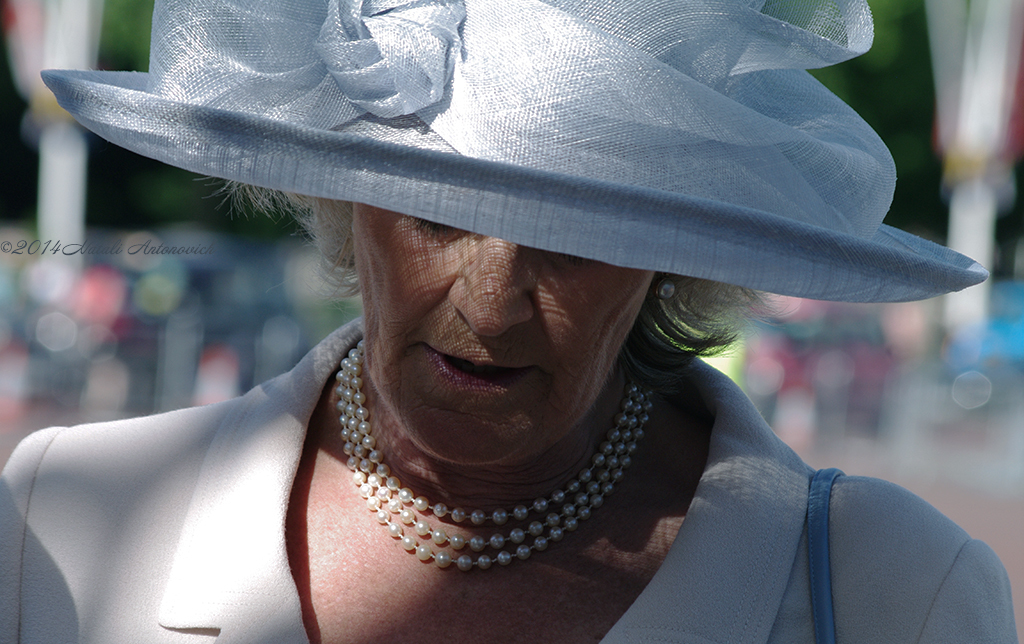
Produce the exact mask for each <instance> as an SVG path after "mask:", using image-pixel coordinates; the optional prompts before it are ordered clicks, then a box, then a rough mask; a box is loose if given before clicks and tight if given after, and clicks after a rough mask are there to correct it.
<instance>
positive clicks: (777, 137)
mask: <svg viewBox="0 0 1024 644" xmlns="http://www.w3.org/2000/svg"><path fill="white" fill-rule="evenodd" d="M871 39H872V25H871V15H870V12H869V9H868V7H867V5H866V4H865V3H864V2H863V1H862V0H803V1H799V2H787V1H786V0H550V1H548V2H541V1H540V0H429V1H408V2H406V1H398V0H365V1H362V2H361V1H359V0H279V1H277V2H268V1H266V0H230V1H228V0H157V2H156V8H155V12H154V18H153V35H152V50H151V55H150V61H151V69H150V71H149V72H148V73H126V72H76V71H60V72H47V73H46V74H45V80H46V82H47V84H48V85H49V86H50V87H51V89H53V91H54V93H55V94H56V95H57V97H58V100H59V101H60V103H61V104H62V105H63V106H64V107H65V108H66V109H68V111H70V112H71V113H72V114H73V115H74V116H75V117H76V118H77V119H78V120H79V121H80V122H82V123H83V124H84V125H85V126H86V127H88V128H89V129H91V130H93V131H95V132H96V133H97V134H99V135H100V136H102V137H104V138H106V139H109V140H110V141H112V142H114V143H116V144H118V145H121V146H123V147H126V148H128V149H131V150H134V151H136V152H139V153H141V154H144V155H146V156H150V157H153V158H156V159H159V160H161V161H164V162H167V163H170V164H172V165H176V166H180V167H183V168H186V169H188V170H191V171H193V172H197V173H202V174H206V175H211V176H215V177H221V178H224V179H229V180H234V181H240V182H244V183H248V184H253V185H257V186H262V187H266V188H272V189H278V190H283V191H287V192H292V193H298V194H304V195H310V196H317V197H327V198H333V199H339V200H346V201H355V202H361V203H367V204H370V205H373V206H377V207H381V208H385V209H388V210H393V211H397V212H401V213H404V214H408V215H412V216H415V217H420V218H423V219H427V220H430V221H434V222H437V223H441V224H445V225H450V226H454V227H458V228H462V229H466V230H471V231H473V232H476V233H480V234H483V235H489V236H494V237H499V238H502V239H506V240H509V241H513V242H516V243H519V244H522V245H525V246H531V247H537V248H542V249H546V250H551V251H557V252H561V253H569V254H572V255H578V256H581V257H587V258H591V259H597V260H601V261H604V262H608V263H612V264H616V265H620V266H626V267H634V268H644V269H650V270H656V271H664V272H669V273H676V274H681V275H689V276H693V277H700V278H707V279H713V280H718V281H723V282H728V283H732V284H737V285H740V286H745V287H749V288H754V289H759V290H764V291H769V292H774V293H781V294H786V295H795V296H803V297H812V298H820V299H835V300H848V301H896V300H908V299H919V298H924V297H929V296H933V295H937V294H940V293H945V292H948V291H952V290H958V289H962V288H965V287H967V286H970V285H972V284H975V283H978V282H980V281H982V280H983V279H985V277H986V275H987V273H986V271H985V270H984V269H983V268H982V267H981V266H980V265H978V264H977V263H976V262H974V261H972V260H970V259H969V258H966V257H963V256H962V255H959V254H957V253H955V252H953V251H951V250H948V249H946V248H943V247H941V246H938V245H935V244H933V243H930V242H928V241H925V240H923V239H920V238H918V237H915V236H913V235H910V234H908V233H905V232H902V231H900V230H897V229H894V228H892V227H889V226H886V225H884V224H882V223H881V222H882V218H883V217H884V215H885V213H886V211H887V210H888V208H889V205H890V202H891V199H892V193H893V189H894V185H895V178H896V173H895V168H894V165H893V162H892V159H891V157H890V155H889V153H888V151H887V149H886V147H885V145H884V144H883V143H882V142H881V140H880V139H879V138H878V136H877V135H876V134H875V133H874V131H873V130H872V129H871V128H870V127H869V126H868V125H867V124H866V123H864V121H863V120H862V119H861V118H860V117H859V116H858V115H857V114H856V113H855V112H854V111H853V110H852V109H850V108H849V107H848V106H847V105H845V104H844V103H843V102H842V101H840V100H839V99H838V98H836V97H835V96H833V95H832V94H831V93H830V92H828V90H826V89H825V88H824V87H822V86H821V85H820V84H819V83H818V82H817V81H815V80H814V79H813V78H812V77H811V76H810V75H809V74H808V73H807V72H806V70H807V69H811V68H817V67H823V66H827V65H831V64H834V63H838V62H841V61H843V60H846V59H848V58H851V57H853V56H856V55H859V54H861V53H863V52H864V51H866V50H867V49H868V48H869V46H870V44H871Z"/></svg>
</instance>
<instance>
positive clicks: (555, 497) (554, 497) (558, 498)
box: [551, 490, 565, 504]
mask: <svg viewBox="0 0 1024 644" xmlns="http://www.w3.org/2000/svg"><path fill="white" fill-rule="evenodd" d="M562 501H565V492H563V491H561V490H555V491H554V492H553V493H552V494H551V502H552V503H556V504H557V503H561V502H562Z"/></svg>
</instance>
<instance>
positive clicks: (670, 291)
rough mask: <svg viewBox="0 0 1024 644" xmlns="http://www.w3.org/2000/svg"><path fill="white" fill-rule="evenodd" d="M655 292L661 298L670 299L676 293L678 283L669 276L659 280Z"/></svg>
mask: <svg viewBox="0 0 1024 644" xmlns="http://www.w3.org/2000/svg"><path fill="white" fill-rule="evenodd" d="M654 294H655V296H657V298H658V299H659V300H670V299H672V297H673V296H674V295H675V294H676V284H675V282H673V281H672V280H671V279H669V278H668V277H663V278H661V279H660V280H658V284H657V285H656V286H655V287H654Z"/></svg>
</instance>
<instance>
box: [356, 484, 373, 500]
mask: <svg viewBox="0 0 1024 644" xmlns="http://www.w3.org/2000/svg"><path fill="white" fill-rule="evenodd" d="M371 494H373V487H371V486H370V484H369V483H363V484H362V485H360V486H359V495H360V496H362V497H363V498H364V499H368V498H370V495H371Z"/></svg>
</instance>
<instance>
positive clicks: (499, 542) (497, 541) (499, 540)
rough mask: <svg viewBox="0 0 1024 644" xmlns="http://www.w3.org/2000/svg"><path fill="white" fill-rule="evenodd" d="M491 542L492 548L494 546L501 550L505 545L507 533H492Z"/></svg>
mask: <svg viewBox="0 0 1024 644" xmlns="http://www.w3.org/2000/svg"><path fill="white" fill-rule="evenodd" d="M490 543H491V547H492V548H494V549H495V550H500V549H501V548H502V547H504V545H505V535H503V534H494V535H491V541H490Z"/></svg>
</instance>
